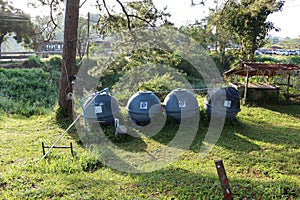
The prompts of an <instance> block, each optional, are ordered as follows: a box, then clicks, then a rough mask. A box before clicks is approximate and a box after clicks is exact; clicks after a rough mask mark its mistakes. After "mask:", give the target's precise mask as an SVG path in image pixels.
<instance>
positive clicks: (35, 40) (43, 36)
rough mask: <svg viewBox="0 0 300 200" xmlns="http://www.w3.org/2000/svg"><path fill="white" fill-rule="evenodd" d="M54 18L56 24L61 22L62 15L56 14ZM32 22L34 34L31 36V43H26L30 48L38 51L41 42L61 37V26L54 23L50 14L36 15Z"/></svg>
mask: <svg viewBox="0 0 300 200" xmlns="http://www.w3.org/2000/svg"><path fill="white" fill-rule="evenodd" d="M55 20H56V21H57V22H58V24H62V21H63V18H62V15H58V16H56V17H55ZM34 24H35V34H34V35H33V36H32V37H31V43H30V45H28V46H29V47H30V48H31V49H34V50H35V51H38V49H39V45H40V43H41V42H44V41H50V40H58V38H62V34H63V27H60V26H59V25H58V26H56V25H54V24H53V23H52V22H51V17H50V16H43V17H41V16H37V17H36V18H35V19H34Z"/></svg>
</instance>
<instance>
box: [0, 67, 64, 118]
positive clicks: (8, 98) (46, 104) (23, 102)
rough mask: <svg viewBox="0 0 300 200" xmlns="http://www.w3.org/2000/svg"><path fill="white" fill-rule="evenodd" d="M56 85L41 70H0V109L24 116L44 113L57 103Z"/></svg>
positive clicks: (48, 74)
mask: <svg viewBox="0 0 300 200" xmlns="http://www.w3.org/2000/svg"><path fill="white" fill-rule="evenodd" d="M56 84H57V83H56V82H55V81H54V80H53V79H52V77H51V75H50V73H47V72H44V71H43V70H42V69H0V99H1V103H0V109H2V110H4V111H6V112H8V113H18V114H21V115H25V116H31V115H34V114H43V113H46V112H47V111H48V110H49V109H51V108H53V106H54V105H55V104H56V102H57V92H58V91H57V85H56Z"/></svg>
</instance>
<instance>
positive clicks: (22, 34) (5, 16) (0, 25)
mask: <svg viewBox="0 0 300 200" xmlns="http://www.w3.org/2000/svg"><path fill="white" fill-rule="evenodd" d="M33 34H34V25H33V23H32V22H31V20H30V16H29V15H27V14H25V13H24V12H23V11H22V10H20V9H17V8H14V7H13V6H11V5H10V4H9V3H8V2H7V1H5V0H0V52H1V44H2V42H4V41H5V40H6V37H7V36H8V35H12V36H13V38H14V39H15V40H16V41H17V42H18V43H21V42H24V43H25V44H28V43H30V38H31V36H32V35H33Z"/></svg>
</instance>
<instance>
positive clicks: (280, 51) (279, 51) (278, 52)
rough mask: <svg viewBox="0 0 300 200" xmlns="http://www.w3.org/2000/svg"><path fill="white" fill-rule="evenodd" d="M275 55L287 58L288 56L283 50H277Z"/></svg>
mask: <svg viewBox="0 0 300 200" xmlns="http://www.w3.org/2000/svg"><path fill="white" fill-rule="evenodd" d="M275 54H276V55H285V56H288V55H289V53H288V51H286V50H284V49H277V50H276V51H275Z"/></svg>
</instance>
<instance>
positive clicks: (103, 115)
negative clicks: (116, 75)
mask: <svg viewBox="0 0 300 200" xmlns="http://www.w3.org/2000/svg"><path fill="white" fill-rule="evenodd" d="M119 113H120V107H119V105H118V103H117V101H116V100H115V99H114V98H113V97H112V96H110V95H108V94H106V93H103V94H97V95H96V96H93V97H91V98H89V99H87V100H86V102H85V104H84V109H83V114H84V117H85V118H86V119H90V120H95V121H98V122H104V123H108V124H113V123H114V118H116V117H117V116H118V115H119Z"/></svg>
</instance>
